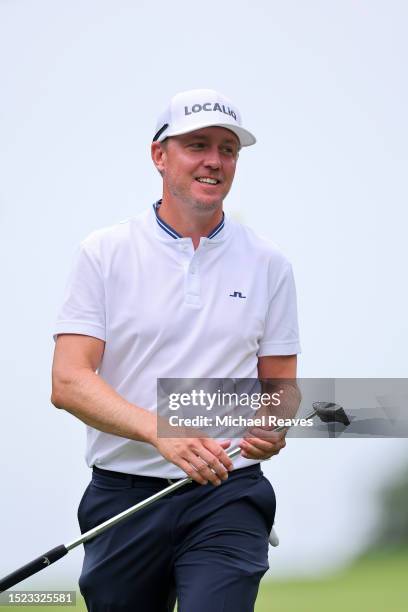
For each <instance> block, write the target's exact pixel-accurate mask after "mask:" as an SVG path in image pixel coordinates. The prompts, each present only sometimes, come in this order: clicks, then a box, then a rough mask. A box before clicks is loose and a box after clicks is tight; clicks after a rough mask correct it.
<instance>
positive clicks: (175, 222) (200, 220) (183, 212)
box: [158, 195, 223, 249]
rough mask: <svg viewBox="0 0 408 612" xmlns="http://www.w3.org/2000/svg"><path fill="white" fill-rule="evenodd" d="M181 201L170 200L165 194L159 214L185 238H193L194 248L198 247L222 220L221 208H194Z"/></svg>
mask: <svg viewBox="0 0 408 612" xmlns="http://www.w3.org/2000/svg"><path fill="white" fill-rule="evenodd" d="M187 206H188V205H186V204H184V203H183V202H180V201H177V202H175V201H170V200H169V199H168V198H166V197H165V195H163V199H162V202H161V204H160V208H159V209H158V214H159V216H160V218H161V219H162V220H163V221H164V222H165V223H167V224H168V225H170V227H172V228H173V229H174V230H176V232H177V233H178V234H180V235H181V236H183V237H184V238H187V237H189V238H191V240H192V241H193V245H194V249H197V247H198V245H199V244H200V238H201V237H202V236H208V234H210V232H211V231H212V230H213V229H214V228H215V227H216V226H217V225H218V224H219V223H221V221H222V216H223V215H222V205H221V208H217V209H215V210H208V211H205V210H192V209H191V208H190V207H189V208H187Z"/></svg>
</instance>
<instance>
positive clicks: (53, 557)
mask: <svg viewBox="0 0 408 612" xmlns="http://www.w3.org/2000/svg"><path fill="white" fill-rule="evenodd" d="M313 408H314V409H313V412H311V413H310V414H309V415H307V416H306V417H305V419H312V418H314V417H315V416H318V417H319V418H320V420H321V421H323V422H324V423H328V422H330V423H332V422H339V423H343V424H344V425H346V426H347V425H348V424H349V423H350V421H349V419H348V417H347V415H346V413H345V412H344V410H343V408H342V407H341V406H339V405H337V404H333V403H327V402H315V403H314V404H313ZM283 429H288V427H275V428H274V429H273V430H272V431H282V430H283ZM240 452H241V449H240V448H239V447H238V448H235V449H234V450H232V451H230V452H229V453H227V455H228V457H230V459H233V458H234V457H236V456H237V455H239V454H240ZM191 482H192V478H190V477H186V478H183V479H182V480H178V481H177V482H174V483H173V484H171V485H170V486H168V487H166V488H165V489H162V490H161V491H159V492H158V493H155V494H154V495H151V496H150V497H148V498H147V499H144V500H143V501H141V502H139V503H138V504H135V505H134V506H131V507H130V508H128V509H127V510H124V511H123V512H120V513H119V514H117V515H115V516H113V517H112V518H110V519H108V520H106V521H104V522H103V523H101V524H100V525H97V526H96V527H94V528H93V529H90V530H89V531H87V532H85V533H84V534H82V535H81V536H80V537H79V538H77V539H75V540H73V541H72V542H69V543H68V544H65V545H64V544H60V545H59V546H56V547H55V548H52V549H51V550H49V551H47V552H45V553H44V554H43V555H41V556H40V557H37V558H36V559H33V560H32V561H30V562H29V563H27V564H26V565H23V566H22V567H20V568H18V569H17V570H15V571H14V572H12V573H11V574H8V575H7V576H5V577H4V578H3V579H2V580H0V593H2V592H3V591H5V590H7V589H9V588H10V587H12V586H15V585H16V584H18V583H19V582H22V581H23V580H25V579H26V578H29V577H30V576H33V575H34V574H36V573H37V572H40V571H41V570H43V569H44V568H45V567H48V566H49V565H51V564H52V563H55V561H58V559H61V558H62V557H64V556H65V555H66V554H67V553H68V552H69V551H70V550H72V549H73V548H76V547H77V546H79V545H80V544H84V542H87V541H88V540H91V539H92V538H95V537H96V536H97V535H99V534H101V533H103V532H104V531H106V530H107V529H110V527H113V526H114V525H117V523H119V522H120V521H123V520H124V519H126V518H128V517H129V516H132V514H135V512H138V511H139V510H142V509H143V508H147V507H148V506H150V505H151V504H153V503H154V502H155V501H157V500H158V499H161V498H162V497H164V496H166V495H168V494H169V493H172V492H173V491H177V490H178V489H180V488H181V487H184V485H186V484H189V483H191ZM269 541H270V543H271V544H272V546H277V545H278V543H279V540H278V538H277V536H276V533H275V532H274V531H273V530H272V531H271V533H270V536H269Z"/></svg>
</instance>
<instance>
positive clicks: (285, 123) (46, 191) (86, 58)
mask: <svg viewBox="0 0 408 612" xmlns="http://www.w3.org/2000/svg"><path fill="white" fill-rule="evenodd" d="M407 17H408V9H407V4H406V3H405V2H403V1H401V2H397V1H393V0H391V1H387V2H385V1H383V2H379V1H368V0H366V1H351V0H338V1H333V2H325V1H321V2H317V1H315V2H303V1H301V0H298V1H287V0H285V1H284V2H283V1H280V2H275V1H270V0H269V1H268V0H257V1H255V2H249V0H248V1H244V0H234V1H232V0H231V1H224V2H222V3H217V4H214V3H200V4H197V3H192V2H186V1H175V2H165V1H164V0H158V1H156V2H155V3H151V2H147V1H146V2H142V1H140V0H138V1H137V2H136V1H134V2H131V1H129V0H127V1H125V0H122V1H120V2H118V1H113V0H111V1H106V0H98V1H96V0H95V1H92V0H70V2H63V1H61V0H60V1H58V0H57V1H56V0H53V1H51V0H49V1H46V0H37V1H36V2H30V1H28V0H26V1H23V0H14V1H12V0H9V1H7V0H0V71H1V72H0V84H1V92H2V93H1V95H0V173H1V182H0V220H1V241H0V255H1V260H2V262H3V266H2V301H1V315H2V316H1V319H0V321H1V323H0V325H1V340H2V342H1V348H0V359H1V366H2V415H3V416H2V435H1V439H0V444H1V447H0V470H1V476H2V491H3V494H4V499H2V503H1V509H0V512H1V525H0V540H1V543H2V545H1V550H2V554H1V558H0V574H4V573H8V572H9V571H11V570H12V569H14V567H15V566H17V565H19V564H21V563H24V562H26V561H28V560H30V558H32V557H34V556H36V555H37V554H40V553H42V552H43V551H44V550H48V549H49V548H52V547H53V546H56V545H57V544H60V543H62V542H67V541H69V540H72V539H74V538H75V537H76V535H77V534H78V526H77V523H76V507H77V503H78V501H79V499H80V497H81V495H82V492H83V489H84V487H85V486H86V484H87V482H88V479H89V470H88V468H87V467H86V465H85V462H84V459H83V451H84V444H85V434H84V429H85V428H84V426H83V425H82V424H81V423H80V422H78V421H76V420H75V419H74V418H73V417H72V416H70V415H68V414H66V413H64V412H61V411H58V410H56V409H54V408H53V407H52V406H51V404H50V401H49V396H50V366H51V360H52V352H53V341H52V337H51V334H52V329H53V324H54V320H55V316H56V312H57V309H58V307H59V304H60V303H61V299H62V295H63V289H64V285H65V282H66V277H67V273H68V270H69V267H70V264H71V261H72V256H73V253H74V251H75V249H76V247H77V244H78V242H79V241H80V240H81V239H83V238H84V237H85V236H87V234H89V233H90V232H91V231H92V230H93V229H96V228H99V227H104V226H107V225H111V224H113V223H116V222H117V221H120V220H121V219H123V218H126V217H129V216H133V215H135V214H137V213H138V212H139V211H142V210H143V209H145V208H146V207H148V206H150V205H151V203H152V202H153V201H155V200H156V199H158V197H160V187H161V185H160V180H159V179H160V177H159V175H158V174H157V172H156V171H155V169H154V168H153V166H152V163H151V161H150V156H149V147H150V141H151V138H152V135H153V132H154V127H155V123H156V116H157V115H158V113H159V112H160V111H161V110H162V108H163V107H164V105H165V104H166V102H167V100H168V98H169V97H171V96H172V95H173V94H174V93H176V92H178V91H181V90H186V89H190V88H200V87H205V88H207V87H209V88H215V89H219V90H220V91H222V92H223V93H225V94H226V95H227V96H228V97H230V98H231V99H232V100H233V101H234V103H236V104H237V106H238V107H239V108H240V109H241V111H242V115H243V117H244V124H245V125H246V126H247V127H248V128H249V129H250V130H251V131H253V132H254V133H255V135H256V136H257V138H258V143H257V144H256V145H255V146H254V147H250V148H248V149H247V150H244V151H242V153H241V156H240V159H239V164H238V169H237V175H236V179H235V183H234V186H233V189H232V191H231V193H230V195H229V197H228V199H227V200H226V203H225V211H226V214H227V215H228V214H231V215H234V216H235V217H236V218H238V219H239V220H241V221H242V222H244V223H246V224H248V225H250V226H251V227H252V228H254V229H255V230H256V231H258V232H259V233H261V234H263V235H265V236H267V237H269V238H271V239H272V240H274V241H275V242H276V243H277V244H278V245H279V246H280V247H281V248H282V249H283V251H284V252H285V253H286V255H287V256H288V258H289V259H290V260H291V262H292V264H293V268H294V272H295V277H296V283H297V292H298V306H299V323H300V331H301V341H302V349H303V353H302V355H301V357H300V359H299V375H300V376H303V377H353V378H359V377H368V378H371V377H406V376H407V359H406V346H407V342H408V326H407V320H406V313H407V311H408V308H407V306H408V304H407V302H408V299H407V298H408V295H407V287H406V281H404V278H405V277H406V271H405V268H406V227H407V221H408V218H407V191H408V190H407V180H406V177H407V142H408V130H407V119H406V109H407V107H408V96H407V79H406V63H407V51H408V43H407V37H406V23H407ZM406 446H407V444H406V441H405V440H403V441H401V440H400V441H395V440H336V441H333V440H320V441H315V442H313V443H311V442H310V441H290V443H289V444H288V446H287V448H286V449H285V450H284V452H282V453H281V455H280V456H279V457H277V458H275V459H273V460H271V461H270V462H269V463H268V464H264V471H265V473H266V474H267V475H268V477H269V478H270V480H271V482H272V483H273V485H274V486H275V488H276V491H277V495H278V513H277V525H278V528H279V533H280V536H281V540H282V545H281V547H280V548H279V549H277V550H276V551H275V550H274V551H273V552H271V557H270V563H271V571H272V573H274V574H279V573H308V572H309V573H310V572H312V573H313V572H317V571H320V570H321V568H322V567H323V566H324V565H325V564H326V565H335V564H336V563H339V562H342V561H343V560H344V559H347V558H349V557H350V555H352V554H354V552H355V550H356V549H358V547H359V546H361V545H362V542H363V541H364V539H365V538H367V537H368V533H369V529H370V526H371V525H372V521H373V519H374V517H375V512H376V510H375V505H374V504H373V497H372V494H373V491H374V490H375V489H376V487H377V486H379V484H380V483H381V482H383V481H386V480H389V479H390V478H391V477H392V475H393V473H394V470H395V469H396V467H397V465H399V464H400V463H401V461H402V458H403V457H404V456H405V457H407V456H408V453H407V450H406ZM302 525H304V529H303V528H302ZM81 556H82V551H80V550H78V551H75V553H71V554H70V556H69V558H67V559H65V560H64V561H61V562H60V563H58V564H56V565H55V566H53V567H52V568H50V569H49V570H47V571H48V574H47V576H45V574H46V572H43V575H38V576H37V577H35V578H33V579H32V580H31V581H30V582H28V581H27V582H26V583H25V585H24V587H25V588H26V587H28V586H30V585H32V586H33V588H34V587H35V586H37V585H40V584H42V585H47V584H49V583H50V581H51V580H57V579H59V580H60V579H61V580H62V579H64V580H65V581H68V583H69V584H71V583H72V588H75V581H76V578H77V576H78V575H79V570H80V563H81Z"/></svg>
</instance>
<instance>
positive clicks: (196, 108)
mask: <svg viewBox="0 0 408 612" xmlns="http://www.w3.org/2000/svg"><path fill="white" fill-rule="evenodd" d="M201 111H207V112H208V111H218V112H220V113H224V114H225V115H230V116H231V117H233V118H234V119H235V121H236V120H237V116H236V114H235V112H234V111H233V110H232V108H230V107H229V106H227V108H225V106H224V104H218V102H215V103H214V104H213V103H212V102H205V103H204V104H193V105H192V106H191V107H189V106H185V107H184V114H185V115H192V114H193V113H201Z"/></svg>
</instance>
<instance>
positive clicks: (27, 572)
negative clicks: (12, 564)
mask: <svg viewBox="0 0 408 612" xmlns="http://www.w3.org/2000/svg"><path fill="white" fill-rule="evenodd" d="M67 552H68V550H67V549H66V548H65V546H64V545H63V544H61V545H60V546H56V547H55V548H53V549H52V550H49V551H48V552H46V553H44V554H43V555H41V557H37V559H33V561H30V563H26V565H23V566H22V567H20V568H19V569H17V570H16V571H15V572H12V573H11V574H9V575H8V576H6V577H5V578H3V579H2V580H0V593H2V592H3V591H6V590H7V589H9V588H10V587H12V586H14V585H15V584H18V583H19V582H21V581H22V580H25V579H26V578H28V577H29V576H32V575H33V574H36V573H37V572H40V571H41V570H42V569H44V568H45V567H48V566H49V565H51V563H54V562H55V561H58V559H61V557H64V556H65V555H66V554H67Z"/></svg>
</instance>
